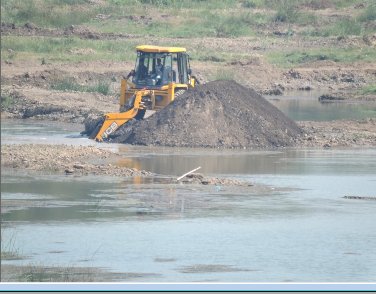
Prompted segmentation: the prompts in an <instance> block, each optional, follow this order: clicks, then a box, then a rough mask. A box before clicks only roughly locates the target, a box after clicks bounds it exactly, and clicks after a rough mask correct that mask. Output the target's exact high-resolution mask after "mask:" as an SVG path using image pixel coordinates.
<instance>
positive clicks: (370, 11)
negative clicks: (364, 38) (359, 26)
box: [358, 4, 376, 22]
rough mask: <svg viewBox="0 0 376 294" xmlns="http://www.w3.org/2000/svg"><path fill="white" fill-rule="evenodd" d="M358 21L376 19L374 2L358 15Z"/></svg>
mask: <svg viewBox="0 0 376 294" xmlns="http://www.w3.org/2000/svg"><path fill="white" fill-rule="evenodd" d="M358 19H359V21H363V22H365V21H374V20H376V4H370V5H369V6H368V7H367V8H366V9H365V10H364V11H363V13H362V14H360V15H359V17H358Z"/></svg>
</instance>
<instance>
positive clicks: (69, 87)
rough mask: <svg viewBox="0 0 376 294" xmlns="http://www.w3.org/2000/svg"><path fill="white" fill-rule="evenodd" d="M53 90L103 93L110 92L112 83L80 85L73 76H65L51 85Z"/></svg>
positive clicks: (101, 82) (100, 82)
mask: <svg viewBox="0 0 376 294" xmlns="http://www.w3.org/2000/svg"><path fill="white" fill-rule="evenodd" d="M51 88H52V89H53V90H59V91H76V92H90V93H94V92H96V93H101V94H103V95H108V94H110V83H106V82H103V81H99V82H97V83H96V84H95V85H80V84H77V83H76V82H75V81H74V79H73V78H64V79H62V80H60V81H57V82H55V83H54V84H52V85H51Z"/></svg>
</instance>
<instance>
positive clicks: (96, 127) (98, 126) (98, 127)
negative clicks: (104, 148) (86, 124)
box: [89, 117, 104, 139]
mask: <svg viewBox="0 0 376 294" xmlns="http://www.w3.org/2000/svg"><path fill="white" fill-rule="evenodd" d="M103 123H104V118H103V117H102V118H101V119H100V120H99V121H98V122H97V125H96V126H95V128H94V130H93V131H92V132H91V134H90V136H89V138H90V139H94V138H95V137H96V136H97V134H98V132H99V130H100V129H101V127H102V125H103Z"/></svg>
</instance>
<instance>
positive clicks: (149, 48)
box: [136, 45, 187, 53]
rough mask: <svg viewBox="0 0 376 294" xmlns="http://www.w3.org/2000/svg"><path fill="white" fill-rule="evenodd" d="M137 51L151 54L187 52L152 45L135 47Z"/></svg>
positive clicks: (176, 48)
mask: <svg viewBox="0 0 376 294" xmlns="http://www.w3.org/2000/svg"><path fill="white" fill-rule="evenodd" d="M136 50H137V51H142V52H151V53H180V52H186V51H187V50H186V49H185V48H182V47H162V46H153V45H140V46H137V47H136Z"/></svg>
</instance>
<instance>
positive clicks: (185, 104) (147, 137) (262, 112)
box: [113, 80, 301, 148]
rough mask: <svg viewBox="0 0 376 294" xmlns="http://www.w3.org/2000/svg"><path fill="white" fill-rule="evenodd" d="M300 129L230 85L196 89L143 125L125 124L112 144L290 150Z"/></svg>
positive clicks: (259, 98)
mask: <svg viewBox="0 0 376 294" xmlns="http://www.w3.org/2000/svg"><path fill="white" fill-rule="evenodd" d="M300 134H301V129H300V128H299V127H298V126H297V125H296V124H295V122H293V121H292V120H290V119H289V118H287V117H286V116H285V115H284V114H283V113H282V112H281V111H280V110H278V109H277V108H276V107H275V106H273V105H272V104H270V103H269V102H268V101H267V100H265V99H264V98H263V97H262V96H261V95H259V94H258V93H257V92H256V91H254V90H252V89H250V88H246V87H243V86H241V85H239V84H238V83H236V82H234V81H224V80H221V81H213V82H210V83H207V84H204V85H199V86H197V87H195V88H194V89H192V90H189V91H186V92H185V93H184V94H183V95H181V96H179V97H178V98H176V100H175V101H174V102H173V103H171V104H169V105H168V106H166V107H165V108H164V109H162V110H160V111H159V112H157V113H155V114H154V115H152V116H150V117H149V118H147V119H144V120H141V121H135V122H132V123H127V124H125V125H124V126H123V127H122V128H120V129H119V130H118V131H117V132H116V133H115V136H117V137H115V138H114V139H113V142H117V143H128V144H136V145H161V146H171V147H213V148H273V147H285V146H293V145H295V143H296V140H297V138H298V137H299V136H300Z"/></svg>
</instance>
